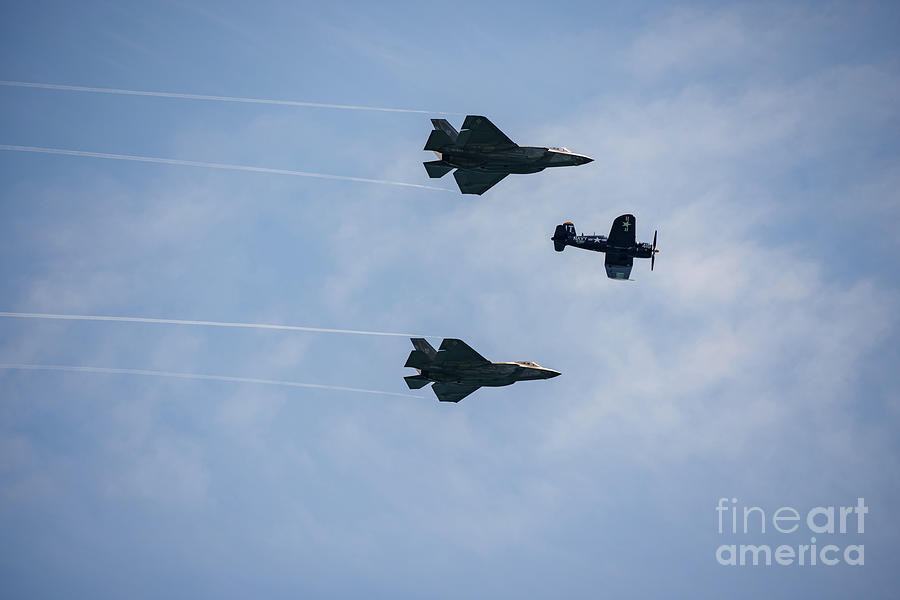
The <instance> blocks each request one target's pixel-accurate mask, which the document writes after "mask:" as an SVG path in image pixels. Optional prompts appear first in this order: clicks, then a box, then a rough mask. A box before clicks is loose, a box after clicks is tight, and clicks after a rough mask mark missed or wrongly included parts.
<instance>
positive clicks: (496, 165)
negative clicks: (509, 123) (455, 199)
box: [424, 115, 594, 195]
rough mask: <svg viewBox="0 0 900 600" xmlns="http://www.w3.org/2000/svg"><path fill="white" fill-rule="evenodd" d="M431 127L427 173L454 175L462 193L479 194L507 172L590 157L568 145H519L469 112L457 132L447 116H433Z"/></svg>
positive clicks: (577, 162)
mask: <svg viewBox="0 0 900 600" xmlns="http://www.w3.org/2000/svg"><path fill="white" fill-rule="evenodd" d="M431 122H432V124H433V125H434V131H432V132H431V135H430V136H429V137H428V141H427V142H426V143H425V150H432V151H433V152H434V153H435V154H436V155H437V157H438V160H433V161H431V162H426V163H424V164H425V170H426V171H428V176H429V177H432V178H435V177H443V176H444V175H446V174H447V173H449V172H450V171H452V170H453V169H456V172H455V173H454V174H453V177H455V178H456V183H457V184H458V185H459V191H461V192H462V193H463V194H478V195H481V194H483V193H485V192H486V191H488V190H489V189H490V188H491V187H492V186H494V185H495V184H497V183H499V182H500V180H501V179H503V178H504V177H506V176H507V175H509V174H510V173H537V172H539V171H543V170H544V169H546V168H547V167H569V166H573V165H583V164H586V163H589V162H591V161H593V160H594V159H593V158H589V157H587V156H584V155H582V154H575V153H574V152H572V151H570V150H569V149H568V148H541V147H536V146H519V145H517V144H516V143H515V142H513V141H512V140H511V139H509V138H508V137H506V135H504V134H503V132H502V131H500V130H499V129H497V127H496V126H495V125H494V124H493V123H491V122H490V121H489V120H488V118H487V117H479V116H476V115H469V116H468V117H466V120H465V121H463V129H462V131H460V132H459V133H457V131H456V130H455V129H454V128H453V125H451V124H450V123H449V122H448V121H447V120H446V119H432V120H431Z"/></svg>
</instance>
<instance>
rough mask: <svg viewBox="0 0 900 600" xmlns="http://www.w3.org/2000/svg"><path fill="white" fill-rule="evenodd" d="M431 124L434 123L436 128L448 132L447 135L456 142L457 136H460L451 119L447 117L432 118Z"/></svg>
mask: <svg viewBox="0 0 900 600" xmlns="http://www.w3.org/2000/svg"><path fill="white" fill-rule="evenodd" d="M431 124H432V125H434V128H435V129H436V130H438V131H443V132H444V133H446V134H447V137H449V138H450V140H451V141H452V142H453V143H454V144H455V143H456V138H457V137H459V132H457V131H456V129H454V127H453V125H451V124H450V121H448V120H447V119H432V120H431ZM426 150H427V148H426Z"/></svg>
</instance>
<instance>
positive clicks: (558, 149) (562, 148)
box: [550, 146, 572, 154]
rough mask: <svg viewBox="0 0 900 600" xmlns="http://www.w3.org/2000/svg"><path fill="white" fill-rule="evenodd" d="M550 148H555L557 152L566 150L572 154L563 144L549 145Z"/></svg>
mask: <svg viewBox="0 0 900 600" xmlns="http://www.w3.org/2000/svg"><path fill="white" fill-rule="evenodd" d="M550 150H556V151H558V152H568V153H569V154H572V151H571V150H569V149H568V148H566V147H565V146H550Z"/></svg>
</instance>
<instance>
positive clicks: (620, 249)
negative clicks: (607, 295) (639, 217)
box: [550, 215, 659, 279]
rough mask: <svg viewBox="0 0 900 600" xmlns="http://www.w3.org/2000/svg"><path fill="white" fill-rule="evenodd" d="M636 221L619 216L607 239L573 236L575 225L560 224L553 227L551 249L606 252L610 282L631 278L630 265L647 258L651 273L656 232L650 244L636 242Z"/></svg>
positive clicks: (628, 216)
mask: <svg viewBox="0 0 900 600" xmlns="http://www.w3.org/2000/svg"><path fill="white" fill-rule="evenodd" d="M636 226H637V221H636V220H635V218H634V215H622V216H620V217H617V218H616V220H615V221H613V224H612V228H611V229H610V230H609V237H605V236H602V235H578V234H577V233H575V225H573V224H572V223H563V224H562V225H557V226H556V231H555V232H554V233H553V237H551V238H550V239H551V240H553V248H554V249H555V250H556V251H557V252H562V251H563V250H565V249H566V246H575V247H576V248H584V249H585V250H593V251H595V252H605V253H606V261H605V263H606V276H607V277H609V278H610V279H628V278H629V277H630V276H631V266H632V264H633V262H634V260H633V259H635V258H649V259H650V270H651V271H652V270H653V265H654V263H656V253H657V252H659V250H657V249H656V232H655V231H654V232H653V244H648V243H646V242H645V243H641V244H638V243H636V242H635V232H634V230H635V227H636Z"/></svg>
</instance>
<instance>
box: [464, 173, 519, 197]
mask: <svg viewBox="0 0 900 600" xmlns="http://www.w3.org/2000/svg"><path fill="white" fill-rule="evenodd" d="M507 175H508V173H484V172H482V171H463V170H461V169H457V170H456V172H455V173H453V177H454V178H455V179H456V183H457V185H459V191H461V192H462V193H463V194H478V195H479V196H480V195H481V194H483V193H485V192H486V191H488V190H489V189H491V188H492V187H494V186H495V185H496V184H498V183H500V181H501V180H502V179H503V178H504V177H506V176H507Z"/></svg>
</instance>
